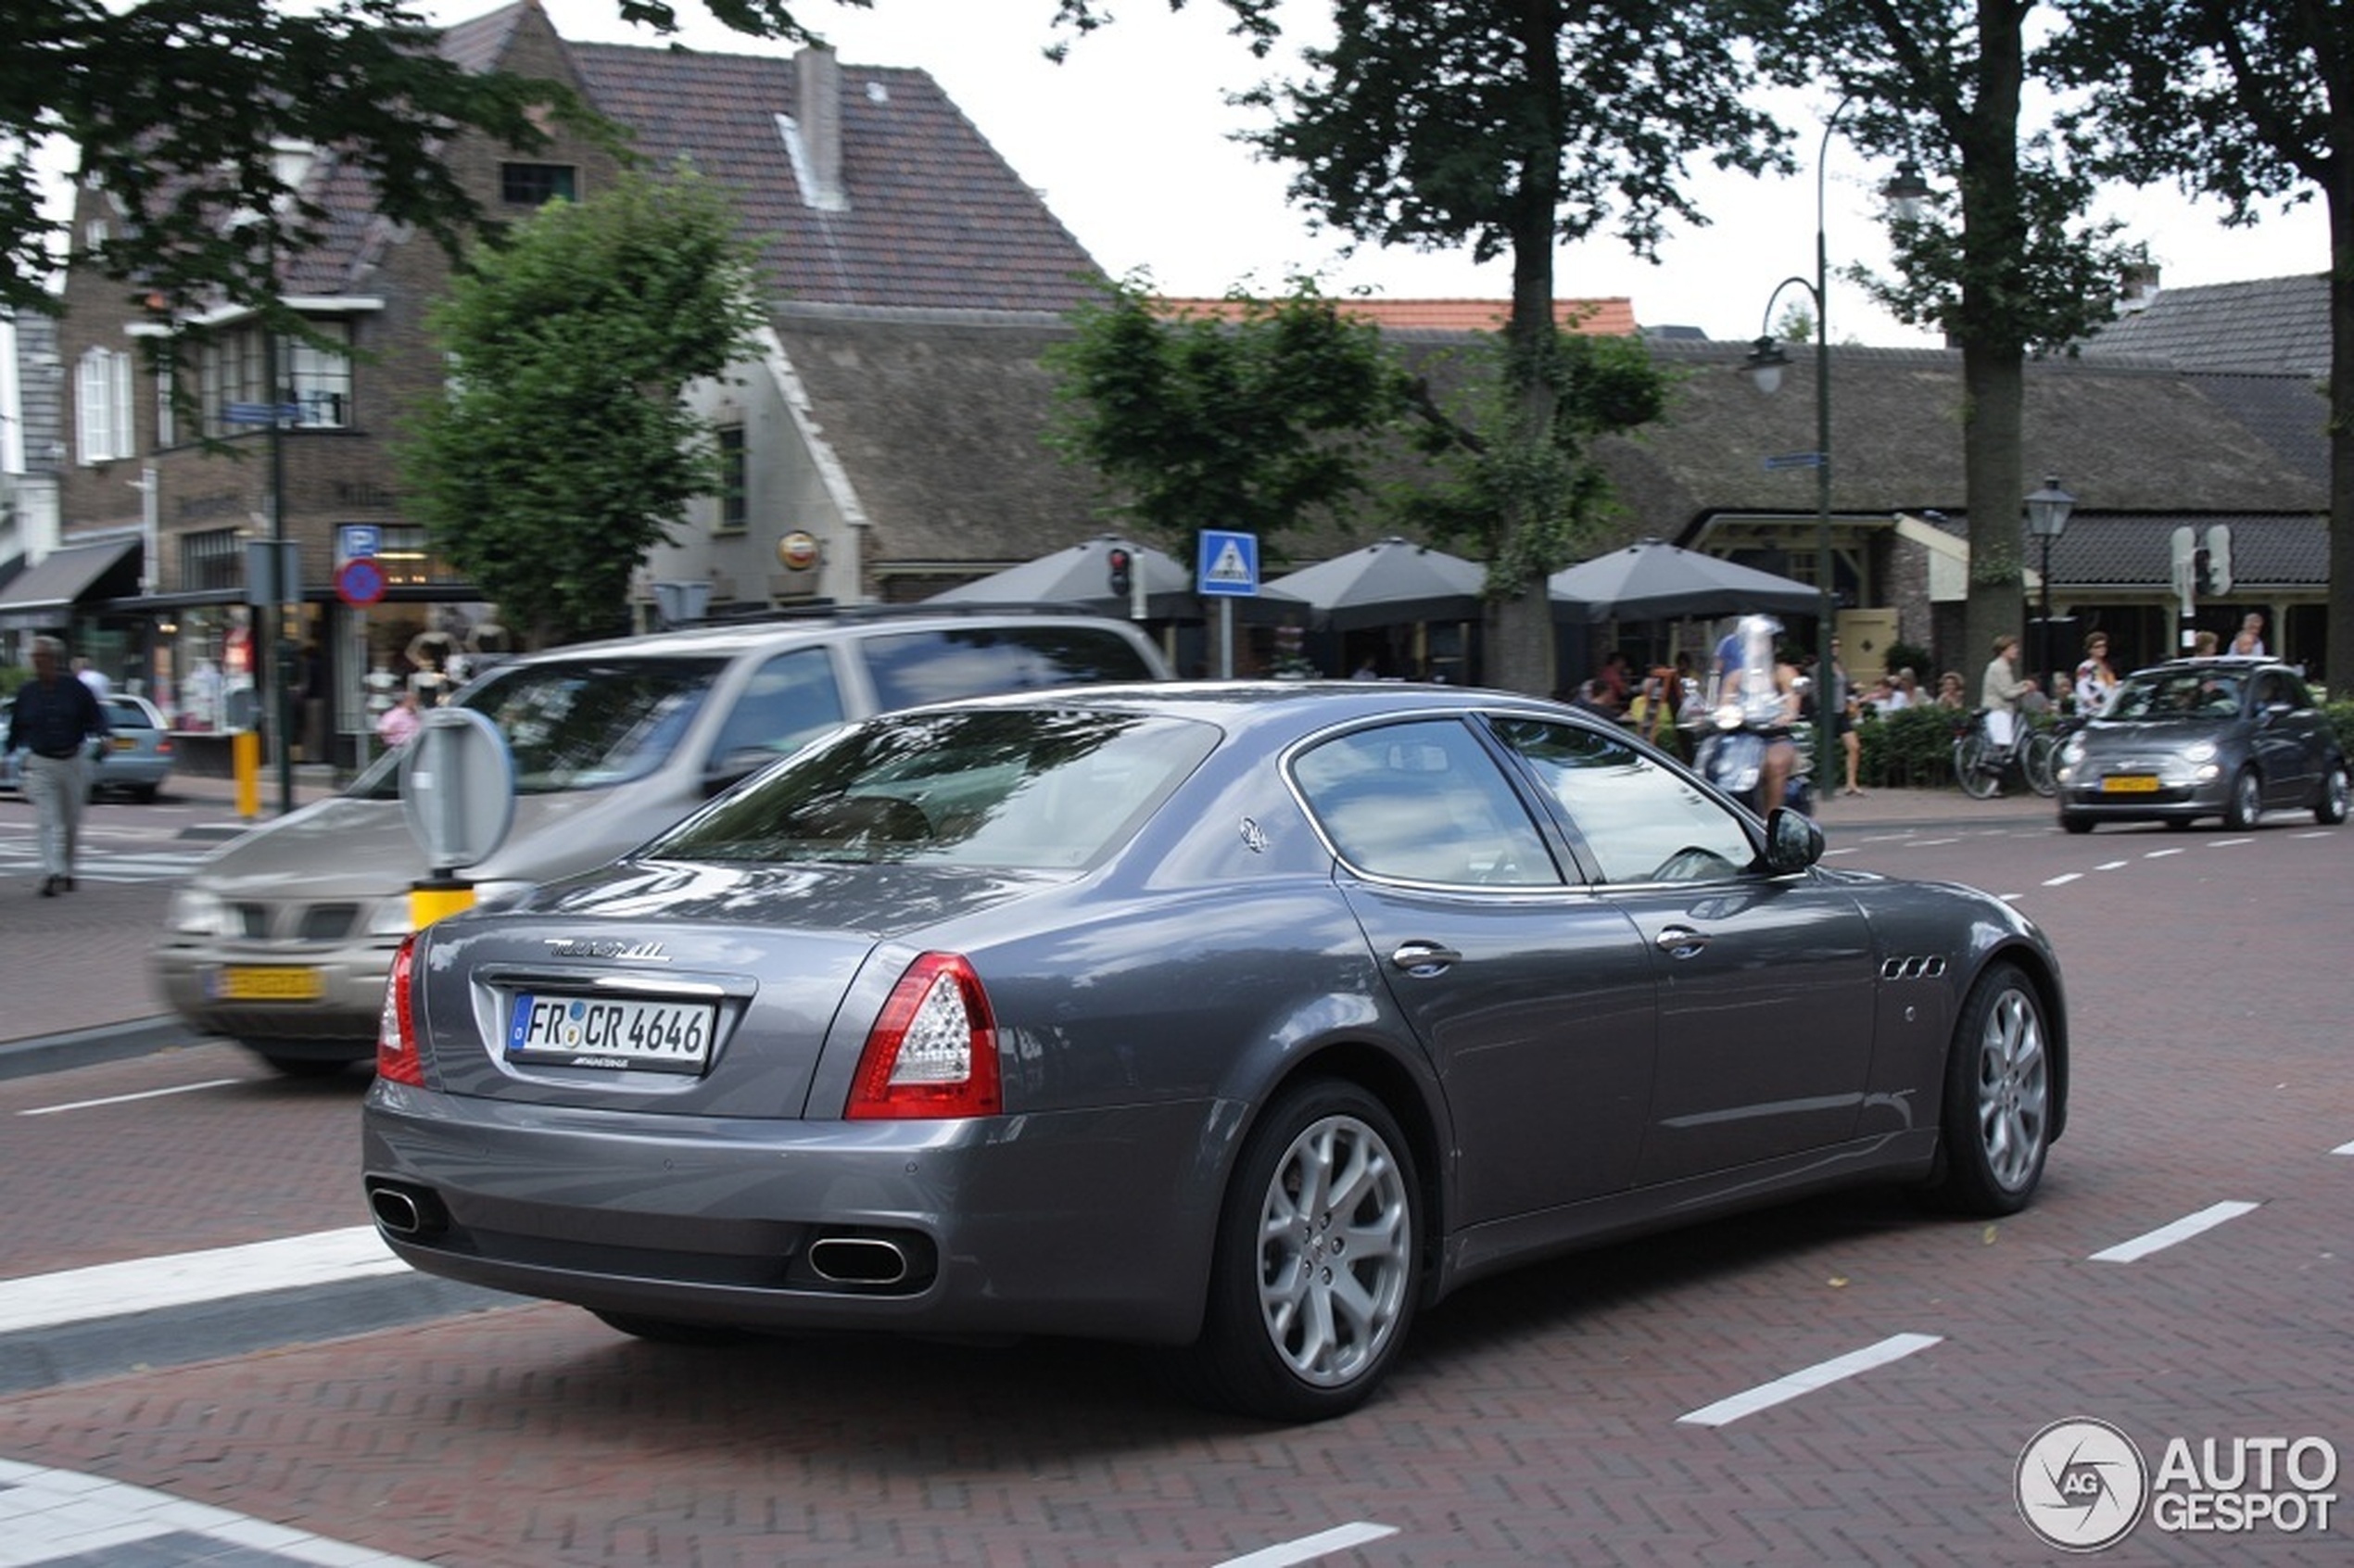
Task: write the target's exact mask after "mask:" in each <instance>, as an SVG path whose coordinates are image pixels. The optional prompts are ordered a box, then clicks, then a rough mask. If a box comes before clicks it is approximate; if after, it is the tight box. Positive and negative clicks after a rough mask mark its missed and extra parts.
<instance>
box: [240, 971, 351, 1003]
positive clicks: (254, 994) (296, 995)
mask: <svg viewBox="0 0 2354 1568" xmlns="http://www.w3.org/2000/svg"><path fill="white" fill-rule="evenodd" d="M213 994H214V995H215V996H217V997H219V998H220V999H221V1001H223V1002H316V1001H318V1000H319V999H320V998H321V997H323V996H324V995H326V994H327V981H326V977H325V976H323V974H321V973H320V972H319V971H318V970H317V969H311V968H303V967H297V966H293V965H267V964H233V965H230V966H228V967H224V968H222V969H221V972H220V973H219V974H217V975H215V976H214V977H213Z"/></svg>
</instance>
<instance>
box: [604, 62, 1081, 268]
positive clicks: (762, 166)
mask: <svg viewBox="0 0 2354 1568" xmlns="http://www.w3.org/2000/svg"><path fill="white" fill-rule="evenodd" d="M567 47H568V48H569V49H570V51H571V53H572V56H573V58H574V61H575V63H576V65H577V66H578V68H579V70H580V74H581V78H582V81H583V82H584V83H585V84H586V86H587V88H588V90H589V95H590V97H591V98H592V100H593V101H594V102H595V103H596V105H597V107H598V108H599V109H601V111H602V112H603V113H604V114H605V115H607V116H608V117H609V118H611V119H613V120H617V121H619V122H621V123H622V124H624V125H627V126H629V127H631V128H632V129H633V130H634V131H635V133H636V135H637V140H636V146H637V148H638V150H639V152H640V153H642V154H644V155H645V156H647V157H648V158H651V159H652V160H653V161H654V163H655V164H656V165H657V166H660V165H664V164H668V163H670V162H672V161H673V160H675V159H677V158H688V159H690V161H691V162H692V164H693V165H694V167H695V168H696V169H697V170H699V171H702V173H703V174H704V175H706V176H708V177H709V178H711V179H712V180H714V181H715V182H717V183H720V184H723V185H725V186H727V187H728V189H729V190H730V191H731V192H732V193H733V195H734V196H735V199H736V201H737V202H738V204H739V207H740V210H741V213H742V217H743V221H744V224H745V227H746V228H747V230H748V231H749V232H751V233H752V234H757V235H759V236H761V237H762V240H763V242H764V247H765V248H764V255H765V259H766V263H767V267H768V273H769V279H770V282H771V283H772V284H773V285H774V286H775V288H776V289H777V290H778V293H779V295H780V296H781V297H784V298H789V299H794V300H801V301H804V302H813V303H822V304H830V305H858V306H880V307H885V308H906V309H937V310H1069V308H1071V307H1072V306H1073V305H1075V304H1077V303H1078V302H1079V301H1080V299H1081V298H1082V297H1083V296H1084V294H1085V293H1086V291H1087V289H1088V287H1089V285H1090V284H1091V282H1092V280H1093V279H1095V277H1096V276H1098V275H1099V269H1098V268H1097V267H1096V266H1095V262H1094V260H1093V259H1091V258H1090V257H1089V256H1088V254H1087V252H1086V251H1085V250H1084V249H1083V248H1082V247H1081V246H1080V244H1079V242H1078V241H1077V240H1076V239H1074V238H1072V237H1071V234H1070V233H1069V230H1067V229H1065V228H1064V227H1063V226H1062V224H1061V223H1060V222H1058V221H1057V220H1056V219H1055V217H1054V215H1053V214H1052V213H1051V212H1049V211H1048V210H1047V209H1046V207H1045V204H1044V202H1043V201H1041V200H1040V199H1039V197H1038V196H1037V194H1036V193H1035V192H1034V191H1032V190H1031V188H1030V187H1029V186H1028V185H1025V184H1024V183H1022V181H1021V179H1020V177H1019V175H1017V174H1016V173H1015V172H1014V171H1013V170H1012V168H1011V167H1010V166H1008V165H1007V164H1006V161H1005V159H1004V158H1001V157H999V156H998V154H997V151H996V149H995V148H993V147H992V146H991V145H989V143H988V141H987V140H986V139H985V138H984V137H983V136H982V135H981V133H980V132H979V131H977V130H975V129H974V128H973V125H972V122H971V121H970V120H967V119H966V118H965V116H964V115H963V113H962V112H961V111H959V110H958V109H957V107H956V105H955V104H953V103H951V102H949V100H948V97H947V95H945V94H943V92H942V91H941V90H940V86H939V84H938V83H937V82H933V81H932V79H931V78H930V76H929V75H927V74H926V73H924V72H923V71H920V70H903V69H896V68H886V67H880V66H858V65H843V66H842V68H841V69H842V88H841V94H840V102H841V109H842V185H843V188H844V193H845V195H846V196H847V198H848V200H847V205H846V206H845V207H844V208H843V209H842V210H837V211H821V210H817V209H814V208H812V207H810V206H808V205H805V204H804V200H803V193H802V189H801V184H800V181H799V179H798V178H797V176H796V173H795V170H794V165H793V159H792V158H791V154H790V152H789V150H788V147H787V145H786V141H785V138H784V135H783V133H781V131H780V130H779V129H778V122H777V117H778V115H780V114H785V115H791V114H796V113H797V112H798V108H799V106H798V103H797V98H798V88H797V84H796V80H795V70H794V66H793V62H792V61H791V60H790V59H781V58H766V57H753V56H745V55H720V54H702V53H696V52H693V51H689V50H675V49H647V48H636V47H630V46H626V45H620V44H569V45H567Z"/></svg>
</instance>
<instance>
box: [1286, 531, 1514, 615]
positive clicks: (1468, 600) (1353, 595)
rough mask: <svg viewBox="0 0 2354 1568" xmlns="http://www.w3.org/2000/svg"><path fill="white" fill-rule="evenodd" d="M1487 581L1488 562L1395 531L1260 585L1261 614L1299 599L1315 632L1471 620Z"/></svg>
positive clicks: (1478, 613)
mask: <svg viewBox="0 0 2354 1568" xmlns="http://www.w3.org/2000/svg"><path fill="white" fill-rule="evenodd" d="M1486 584H1487V567H1485V566H1483V565H1481V564H1480V563H1477V562H1475V561H1466V560H1464V559H1463V558H1462V556H1460V555H1449V554H1448V553H1447V552H1446V551H1445V550H1433V549H1431V548H1430V547H1429V546H1428V545H1418V544H1414V543H1412V542H1411V541H1410V540H1406V539H1401V538H1395V537H1392V538H1386V539H1382V540H1379V541H1377V542H1375V543H1373V544H1369V545H1366V546H1365V547H1364V548H1362V549H1361V550H1350V551H1349V552H1348V554H1346V555H1335V556H1334V557H1333V558H1332V559H1331V560H1330V561H1323V562H1319V563H1316V564H1315V565H1313V566H1304V567H1302V568H1300V569H1299V570H1298V571H1297V572H1293V573H1289V574H1287V575H1284V576H1281V577H1277V578H1275V579H1274V580H1273V581H1272V582H1270V583H1267V584H1265V585H1264V586H1263V588H1262V589H1261V592H1260V598H1261V603H1260V605H1259V618H1261V619H1264V618H1266V615H1267V613H1268V612H1271V611H1272V612H1280V611H1282V610H1283V609H1284V608H1285V601H1287V600H1297V601H1299V602H1300V603H1301V604H1302V605H1304V606H1306V609H1307V614H1308V622H1309V625H1310V626H1313V627H1315V628H1316V629H1318V630H1324V629H1331V630H1336V631H1354V630H1356V629H1357V628H1358V627H1360V626H1399V625H1403V624H1406V623H1409V622H1412V621H1474V620H1477V619H1478V618H1479V615H1480V589H1481V588H1483V587H1484V586H1486Z"/></svg>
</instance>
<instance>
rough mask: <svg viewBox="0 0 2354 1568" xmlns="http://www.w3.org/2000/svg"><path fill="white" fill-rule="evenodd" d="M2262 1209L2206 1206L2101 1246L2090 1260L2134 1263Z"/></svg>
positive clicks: (2244, 1205)
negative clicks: (2141, 1232)
mask: <svg viewBox="0 0 2354 1568" xmlns="http://www.w3.org/2000/svg"><path fill="white" fill-rule="evenodd" d="M2262 1207H2263V1206H2262V1205H2261V1204H2254V1203H2241V1202H2239V1201H2238V1200H2236V1199H2234V1200H2232V1201H2230V1202H2226V1203H2210V1204H2208V1206H2207V1207H2206V1208H2202V1209H2200V1210H2199V1211H2198V1212H2197V1213H2196V1214H2185V1215H2184V1216H2183V1218H2181V1219H2180V1220H2175V1221H2174V1222H2173V1223H2172V1224H2170V1225H2160V1226H2159V1227H2158V1229H2157V1230H2155V1231H2152V1232H2150V1233H2148V1234H2146V1235H2139V1236H2135V1237H2134V1238H2133V1240H2132V1241H2128V1242H2119V1243H2118V1244H2117V1245H2116V1246H2109V1247H2103V1248H2102V1249H2101V1250H2100V1251H2098V1252H2095V1253H2094V1254H2093V1256H2092V1259H2091V1260H2092V1261H2093V1262H2095V1263H2132V1262H2135V1261H2137V1260H2138V1259H2141V1258H2147V1257H2148V1256H2149V1255H2150V1254H2151V1253H2153V1252H2158V1251H2161V1250H2163V1249H2164V1248H2166V1247H2170V1246H2173V1245H2174V1244H2175V1243H2176V1242H2179V1241H2188V1240H2189V1239H2190V1238H2191V1237H2193V1236H2195V1235H2197V1234H2198V1233H2200V1232H2202V1231H2211V1230H2213V1229H2214V1228H2215V1227H2216V1226H2218V1225H2220V1224H2221V1223H2222V1222H2223V1221H2224V1220H2236V1219H2238V1218H2239V1217H2240V1216H2241V1215H2243V1214H2253V1213H2255V1212H2256V1210H2257V1209H2259V1208H2262Z"/></svg>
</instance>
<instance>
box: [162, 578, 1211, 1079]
mask: <svg viewBox="0 0 2354 1568" xmlns="http://www.w3.org/2000/svg"><path fill="white" fill-rule="evenodd" d="M1167 677H1168V669H1167V667H1166V665H1165V664H1163V663H1162V661H1161V658H1160V656H1159V654H1158V651H1156V650H1155V649H1154V647H1153V645H1152V643H1151V642H1150V640H1149V639H1146V638H1145V635H1144V634H1143V633H1142V632H1140V631H1138V630H1137V629H1136V628H1135V627H1134V626H1130V625H1128V624H1127V623H1125V622H1120V621H1111V620H1097V619H1093V618H1089V617H1083V616H1076V615H1065V614H1057V613H1052V612H1036V613H1021V612H1005V611H998V612H982V613H962V614H954V613H951V614H943V613H921V614H905V613H902V614H896V615H893V614H887V613H859V612H842V613H839V614H835V615H829V616H826V617H822V618H811V619H794V620H772V621H762V622H745V623H740V624H735V625H726V626H697V627H693V628H690V629H685V630H680V631H673V632H663V633H657V634H654V635H652V636H647V637H639V638H630V639H623V640H618V641H613V642H599V643H582V644H577V645H575V646H572V647H567V648H558V649H551V650H550V651H546V652H542V653H535V654H531V655H527V656H525V657H523V658H519V659H514V660H511V661H508V662H506V663H504V664H499V665H497V666H495V667H494V668H492V669H490V670H489V671H487V673H485V674H483V675H482V676H480V677H477V678H476V679H475V680H474V681H472V682H470V683H469V684H468V685H467V686H466V687H465V688H464V689H462V690H461V691H459V692H458V693H457V694H456V695H455V696H454V697H452V698H451V699H450V701H451V702H456V703H459V704H461V705H462V706H465V707H468V708H472V709H474V710H475V711H477V712H479V713H482V714H486V715H487V716H488V717H489V718H490V719H491V720H492V721H493V722H495V723H496V724H497V725H498V727H499V728H500V732H501V733H502V734H504V735H505V737H506V739H507V743H508V746H509V749H510V750H511V752H513V758H514V769H515V794H516V799H515V809H514V821H513V828H512V829H511V830H510V831H509V833H508V835H507V838H506V840H505V841H504V842H503V843H502V844H501V845H500V848H499V849H498V850H497V851H496V852H495V853H494V854H492V855H491V856H490V857H489V858H488V859H487V860H485V861H484V862H482V863H481V864H480V865H478V866H470V867H467V868H466V878H467V880H469V881H470V882H472V883H473V884H474V887H475V901H476V903H477V904H498V903H500V902H503V901H505V900H508V899H512V898H513V897H514V896H516V895H517V894H518V893H520V892H521V891H522V890H523V889H525V888H526V887H528V886H530V885H531V884H533V883H535V882H539V881H544V880H547V879H551V878H554V877H561V876H565V875H568V874H570V873H572V872H574V871H579V870H585V869H587V868H588V867H590V866H597V865H601V864H602V863H603V862H604V861H607V860H610V859H612V858H613V857H614V855H617V854H621V853H622V852H623V851H625V850H628V849H632V848H635V847H636V846H637V845H638V844H639V843H641V842H643V841H645V840H647V839H649V838H651V837H652V835H653V834H654V833H656V832H658V831H659V830H661V829H662V828H667V827H669V826H670V825H671V824H672V823H673V822H675V821H677V819H678V818H679V817H681V816H685V815H686V814H687V813H688V812H689V811H690V809H692V808H693V807H695V806H697V805H700V804H701V803H702V802H703V801H704V800H706V799H708V798H709V797H710V796H712V795H714V794H715V793H717V792H718V791H719V790H722V789H725V788H726V787H727V786H728V785H729V784H732V783H734V782H735V781H736V780H738V779H740V778H745V777H746V776H748V775H750V774H752V773H753V772H755V771H757V770H758V769H759V768H761V767H762V766H764V765H766V764H768V763H770V762H773V761H775V760H776V759H777V758H778V757H780V756H782V755H785V754H786V753H788V752H792V751H794V750H796V749H798V748H799V747H800V746H801V745H802V744H803V743H804V741H806V740H810V739H812V738H814V737H816V736H817V735H820V734H823V733H825V732H826V731H828V730H829V729H831V728H833V727H836V726H838V725H841V724H842V723H845V722H847V721H849V720H852V719H858V718H864V717H866V716H867V715H868V714H877V713H883V712H888V711H890V710H892V709H894V708H905V707H914V706H916V705H917V704H918V703H923V702H945V701H951V700H954V699H957V698H962V697H972V696H980V695H983V694H986V693H991V692H999V691H1020V690H1028V689H1037V688H1043V687H1057V686H1074V685H1089V684H1095V683H1101V682H1112V681H1135V680H1158V679H1165V678H1167ZM398 764H399V758H398V756H397V754H395V755H386V756H385V757H382V758H379V759H378V761H377V762H376V764H375V765H373V766H372V767H370V768H369V769H367V770H366V771H365V772H363V773H362V774H361V776H360V777H359V778H357V779H356V780H354V781H353V783H352V785H351V786H350V788H349V789H348V790H345V791H344V792H342V793H341V794H338V795H335V796H333V797H331V798H329V799H326V800H323V801H318V802H315V803H312V804H310V805H308V806H305V807H303V808H302V809H301V810H299V811H297V812H294V813H292V814H290V815H288V816H283V817H280V818H278V819H277V820H275V821H272V822H270V823H267V824H264V825H263V826H261V827H259V828H255V829H253V830H252V831H251V832H248V833H246V834H243V835H241V836H240V837H238V838H236V839H234V840H232V841H230V842H228V843H226V844H224V845H222V846H221V848H220V849H219V850H217V851H215V852H214V853H213V854H210V855H209V856H208V857H206V859H205V860H204V861H203V862H202V863H201V864H199V865H198V866H196V868H195V869H194V870H193V871H192V872H191V873H190V875H189V877H188V879H187V880H186V881H185V882H184V883H183V884H182V885H181V887H180V888H179V889H178V891H176V892H175V893H174V894H173V896H172V900H171V908H170V911H169V913H168V914H167V916H166V917H165V929H164V931H163V934H162V936H161V937H160V939H159V940H158V942H157V943H156V945H155V947H154V949H153V951H152V955H151V961H152V963H153V966H154V969H155V973H156V977H157V979H158V982H159V983H160V985H161V987H162V990H163V993H164V995H165V996H166V997H167V998H168V999H169V1000H170V1002H171V1006H172V1008H173V1010H174V1011H175V1012H177V1013H178V1014H179V1016H180V1017H181V1018H183V1019H184V1020H185V1021H186V1022H187V1024H188V1025H189V1027H190V1028H192V1029H195V1030H197V1031H202V1032H203V1033H206V1034H214V1035H223V1036H226V1037H228V1038H230V1039H232V1040H234V1041H236V1042H237V1043H239V1044H241V1045H244V1046H246V1047H247V1049H248V1050H251V1051H253V1052H255V1053H257V1054H258V1055H259V1056H261V1057H262V1058H263V1059H265V1060H266V1061H268V1062H269V1063H270V1064H271V1065H272V1067H275V1068H277V1069H279V1070H280V1071H282V1072H286V1073H290V1074H309V1073H320V1072H336V1071H340V1070H342V1069H344V1068H345V1067H346V1066H347V1065H348V1064H349V1063H352V1062H357V1061H365V1060H368V1059H370V1058H372V1057H373V1055H374V1053H375V1044H376V1031H377V1026H378V1022H379V1019H380V1017H381V1014H382V1010H383V1005H384V981H385V974H386V969H387V967H389V965H390V963H391V959H392V954H393V950H394V949H395V948H397V947H399V945H400V939H401V938H402V937H403V936H405V935H407V934H408V932H409V930H410V929H411V917H410V891H411V884H412V883H414V882H416V881H417V880H418V879H421V878H423V877H424V876H426V875H427V874H428V872H429V870H430V867H428V866H426V865H425V864H424V852H423V851H422V850H421V849H420V848H419V846H418V844H417V841H416V840H415V839H414V838H413V837H412V836H411V832H410V829H409V826H408V822H407V818H406V816H405V814H404V812H403V810H402V807H401V803H400V800H399V766H398Z"/></svg>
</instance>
